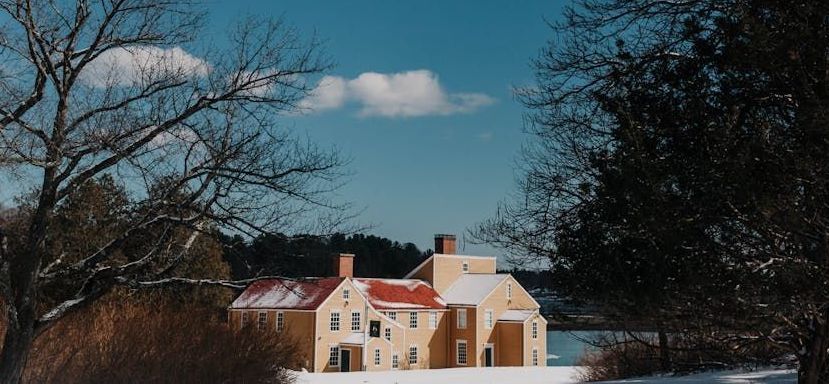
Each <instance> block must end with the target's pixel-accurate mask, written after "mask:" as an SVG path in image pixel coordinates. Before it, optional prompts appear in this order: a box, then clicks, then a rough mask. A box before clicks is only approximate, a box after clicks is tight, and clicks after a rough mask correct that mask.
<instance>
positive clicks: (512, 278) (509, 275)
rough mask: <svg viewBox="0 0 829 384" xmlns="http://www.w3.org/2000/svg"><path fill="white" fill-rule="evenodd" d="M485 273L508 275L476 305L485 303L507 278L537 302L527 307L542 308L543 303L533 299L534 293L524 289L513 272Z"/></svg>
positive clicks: (531, 299) (533, 300)
mask: <svg viewBox="0 0 829 384" xmlns="http://www.w3.org/2000/svg"><path fill="white" fill-rule="evenodd" d="M485 275H507V277H506V278H504V280H501V282H500V283H498V285H496V286H495V287H494V288H492V291H490V292H489V293H487V295H486V296H484V298H483V299H481V301H479V302H478V304H476V305H475V306H476V307H478V306H480V305H481V304H483V302H484V301H486V300H487V299H489V297H490V296H492V293H493V292H495V290H497V289H498V288H499V287H501V284H504V282H505V281H507V280H512V282H513V283H515V285H513V288H515V286H516V285H517V286H518V288H521V291H523V292H524V293H525V294H527V297H529V298H530V301H532V302H533V304H535V308H527V309H539V308H541V305H539V304H538V302H537V301H535V299H533V295H530V293H529V292H527V290H526V289H524V287H522V286H521V284H519V283H518V281H517V280H515V278H514V277H512V275H511V274H509V273H485ZM450 288H451V287H450ZM512 297H515V292H513V295H512Z"/></svg>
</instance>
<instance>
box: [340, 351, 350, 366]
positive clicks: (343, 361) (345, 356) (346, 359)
mask: <svg viewBox="0 0 829 384" xmlns="http://www.w3.org/2000/svg"><path fill="white" fill-rule="evenodd" d="M340 372H351V350H350V349H345V348H343V349H340Z"/></svg>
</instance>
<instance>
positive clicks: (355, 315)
mask: <svg viewBox="0 0 829 384" xmlns="http://www.w3.org/2000/svg"><path fill="white" fill-rule="evenodd" d="M362 320H363V319H362V315H361V313H360V311H351V330H352V331H359V330H360V329H362V327H363V321H362Z"/></svg>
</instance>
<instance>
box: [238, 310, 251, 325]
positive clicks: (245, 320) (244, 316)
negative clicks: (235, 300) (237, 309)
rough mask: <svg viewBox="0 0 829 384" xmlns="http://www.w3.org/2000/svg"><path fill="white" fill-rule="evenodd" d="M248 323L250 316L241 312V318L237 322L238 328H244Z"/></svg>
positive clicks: (246, 312) (245, 312)
mask: <svg viewBox="0 0 829 384" xmlns="http://www.w3.org/2000/svg"><path fill="white" fill-rule="evenodd" d="M248 321H250V314H249V313H248V311H242V318H241V319H240V320H239V328H244V327H245V325H247V324H248Z"/></svg>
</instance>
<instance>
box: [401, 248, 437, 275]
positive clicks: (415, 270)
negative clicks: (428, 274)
mask: <svg viewBox="0 0 829 384" xmlns="http://www.w3.org/2000/svg"><path fill="white" fill-rule="evenodd" d="M435 255H436V253H433V254H432V256H429V257H427V258H426V260H423V261H422V262H421V263H420V264H418V265H417V267H414V269H412V270H411V271H409V273H408V274H406V276H403V278H404V279H408V278H410V277H412V276H413V275H414V274H415V273H418V272H420V270H421V269H422V268H423V266H424V265H426V263H428V262H429V260H432V259H434V258H435ZM415 280H416V279H415Z"/></svg>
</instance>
